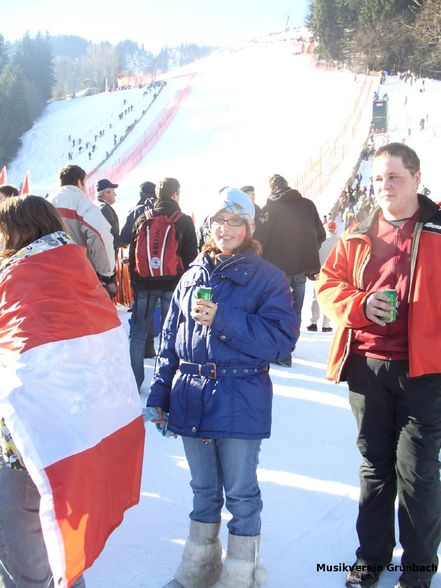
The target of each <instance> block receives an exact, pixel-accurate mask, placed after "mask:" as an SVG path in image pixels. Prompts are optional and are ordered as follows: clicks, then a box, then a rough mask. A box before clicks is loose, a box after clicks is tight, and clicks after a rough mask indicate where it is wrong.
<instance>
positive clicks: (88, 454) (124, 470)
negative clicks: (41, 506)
mask: <svg viewBox="0 0 441 588" xmlns="http://www.w3.org/2000/svg"><path fill="white" fill-rule="evenodd" d="M140 437H142V438H143V437H144V422H143V420H142V418H141V417H138V418H137V419H135V420H134V421H133V422H132V423H130V424H128V425H127V426H126V427H123V428H122V429H120V430H118V431H117V432H115V433H114V434H113V435H110V436H109V437H107V438H106V439H103V440H102V441H101V442H100V443H98V444H97V445H96V446H95V447H93V448H90V449H88V450H86V451H83V452H82V453H79V454H76V455H73V456H71V457H67V458H66V459H64V460H62V461H60V462H58V463H56V464H53V465H52V466H50V467H48V468H46V474H47V478H48V480H49V483H50V486H51V487H52V492H53V507H54V509H55V513H56V518H57V520H58V525H59V528H60V532H61V535H62V540H63V545H64V554H62V555H63V559H64V561H65V566H66V572H65V573H66V578H67V580H68V581H72V580H74V579H75V578H77V577H78V576H79V575H80V574H81V573H82V571H83V570H84V569H86V568H88V567H90V566H91V565H92V563H93V562H94V560H95V559H96V558H97V557H98V555H99V554H100V552H101V550H102V549H103V547H104V545H105V543H106V541H107V538H108V537H109V535H110V534H111V532H112V531H113V530H114V529H115V528H116V527H117V526H118V525H119V524H120V523H121V520H122V518H123V513H124V511H125V510H127V509H128V508H130V507H131V506H133V505H134V504H136V503H137V502H138V501H139V488H140V483H141V471H142V468H141V466H142V457H143V445H142V444H140V443H139V438H140ZM134 448H136V450H135V451H134ZM90 479H94V480H95V485H94V486H93V487H90V486H89V483H88V482H89V480H90ZM79 482H80V483H79ZM50 512H51V511H50ZM50 512H49V514H48V521H47V522H48V526H49V527H50V526H51V520H50V519H51V515H50ZM41 516H42V525H43V526H44V525H45V523H46V514H45V513H42V514H41ZM52 537H53V538H55V537H56V535H55V534H53V535H52ZM56 547H58V550H59V549H60V546H56V545H48V553H49V558H50V557H51V553H54V549H55V548H56ZM59 560H60V556H57V557H56V558H54V561H52V562H51V566H52V569H53V571H54V573H55V572H56V570H57V569H59V564H58V565H57V562H58V561H59ZM60 573H62V572H60ZM56 580H58V577H56ZM56 585H57V581H55V586H56Z"/></svg>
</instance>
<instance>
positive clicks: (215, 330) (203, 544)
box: [147, 188, 298, 588]
mask: <svg viewBox="0 0 441 588" xmlns="http://www.w3.org/2000/svg"><path fill="white" fill-rule="evenodd" d="M253 231H254V205H253V203H252V201H251V200H250V198H249V197H248V196H247V195H246V194H245V193H244V192H241V191H240V190H237V189H234V188H225V189H223V190H221V192H220V194H219V195H218V197H217V200H216V201H214V202H213V205H212V214H210V237H209V239H208V241H207V243H206V245H205V246H204V248H203V250H202V252H201V254H200V255H199V256H198V257H197V258H196V260H195V261H194V262H193V263H192V264H191V266H190V269H189V270H188V271H187V272H186V273H185V274H184V275H183V276H182V278H181V280H180V282H179V285H178V287H177V289H176V291H175V293H174V295H173V300H172V303H171V306H170V310H169V312H168V315H167V318H166V321H165V324H164V331H163V335H162V344H161V348H160V351H159V355H158V358H157V362H156V368H155V374H154V377H153V380H152V384H151V388H150V394H149V398H148V402H147V406H149V407H152V409H154V410H155V411H156V412H155V416H156V418H155V419H154V420H155V422H157V423H165V422H167V426H168V430H169V431H171V432H173V433H176V434H178V435H181V436H182V440H183V444H184V449H185V454H186V457H187V460H188V463H189V467H190V472H191V478H192V480H191V487H192V489H193V494H194V496H193V510H192V512H191V513H190V519H191V524H190V535H189V538H188V540H187V542H186V545H185V548H184V553H183V559H182V563H181V565H180V566H179V568H178V571H177V573H176V575H175V579H174V580H173V581H172V582H171V583H169V584H168V586H170V587H172V586H174V587H176V588H178V587H180V586H181V587H184V588H193V587H196V586H204V587H205V586H207V587H208V586H216V587H219V588H220V587H224V588H227V587H233V586H234V588H242V587H243V588H248V587H252V586H261V585H263V583H264V572H263V569H262V568H261V567H260V566H259V563H258V547H259V539H260V526H261V518H260V514H261V511H262V500H261V495H260V489H259V485H258V482H257V475H256V470H257V464H258V458H259V452H260V446H261V442H262V439H265V438H268V437H269V436H270V434H271V405H272V383H271V380H270V377H269V373H268V372H269V363H270V362H273V361H276V360H278V359H280V358H282V357H284V356H286V355H288V354H289V353H290V352H291V351H292V349H293V348H294V346H295V343H296V340H297V337H298V328H297V324H296V319H295V314H294V312H293V308H292V299H291V295H290V291H289V286H288V281H287V279H286V276H285V274H284V273H283V272H281V271H280V270H278V269H277V268H276V267H275V266H273V265H272V264H270V263H269V262H267V261H265V260H263V259H262V258H261V257H260V255H259V253H260V246H259V244H258V243H257V242H256V241H253V239H252V234H253ZM199 286H209V287H211V289H212V298H211V300H204V299H197V298H196V297H195V291H196V289H197V288H198V287H199ZM224 493H225V504H226V507H227V509H228V510H229V511H230V513H231V514H232V519H231V520H230V522H229V523H228V529H229V539H228V551H227V557H226V559H225V562H224V565H223V567H222V564H221V545H220V541H219V538H218V535H219V527H220V520H221V509H222V506H223V503H224Z"/></svg>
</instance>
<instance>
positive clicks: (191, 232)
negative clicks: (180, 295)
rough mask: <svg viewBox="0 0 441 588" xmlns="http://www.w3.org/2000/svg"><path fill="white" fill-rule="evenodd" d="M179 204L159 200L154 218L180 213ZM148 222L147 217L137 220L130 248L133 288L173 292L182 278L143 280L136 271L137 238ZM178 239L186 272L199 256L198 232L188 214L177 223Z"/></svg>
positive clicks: (154, 211)
mask: <svg viewBox="0 0 441 588" xmlns="http://www.w3.org/2000/svg"><path fill="white" fill-rule="evenodd" d="M180 210H181V209H180V208H179V204H178V203H177V202H176V201H175V200H168V199H167V200H158V201H156V202H155V205H154V207H153V210H152V213H153V216H161V215H164V216H168V217H170V216H172V215H173V214H174V213H175V212H176V211H180ZM145 220H146V215H145V214H141V215H140V216H138V218H137V219H136V220H135V224H134V227H133V235H132V239H131V242H130V248H129V272H130V278H131V282H132V286H133V288H134V289H135V290H163V291H167V292H171V291H173V290H174V289H175V288H176V286H177V284H178V282H179V280H180V277H181V276H177V277H176V278H171V279H164V278H141V277H140V276H139V275H138V274H137V272H136V270H135V236H136V232H137V230H138V229H139V227H140V226H141V225H142V223H143V222H144V221H145ZM175 227H176V233H177V238H178V241H179V249H178V254H179V256H180V257H181V258H182V261H183V262H184V271H186V270H187V269H188V267H189V265H190V263H191V262H192V261H193V260H194V259H195V258H196V256H197V254H198V248H197V242H196V231H195V228H194V224H193V221H192V219H191V217H190V216H188V214H183V215H182V216H181V218H180V219H179V220H178V221H176V223H175Z"/></svg>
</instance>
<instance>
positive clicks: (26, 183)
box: [21, 170, 31, 194]
mask: <svg viewBox="0 0 441 588" xmlns="http://www.w3.org/2000/svg"><path fill="white" fill-rule="evenodd" d="M30 192H31V183H30V180H29V170H28V171H27V172H26V175H25V178H24V180H23V185H22V187H21V194H30Z"/></svg>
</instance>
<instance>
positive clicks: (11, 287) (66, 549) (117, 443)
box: [0, 233, 145, 587]
mask: <svg viewBox="0 0 441 588" xmlns="http://www.w3.org/2000/svg"><path fill="white" fill-rule="evenodd" d="M54 235H55V236H57V235H61V236H62V238H63V237H66V236H65V235H64V233H54ZM51 238H52V236H50V237H49V240H48V237H45V238H43V239H42V241H44V240H45V239H46V241H47V242H46V243H43V247H42V248H41V247H40V248H38V247H37V248H36V249H35V251H34V252H32V247H30V248H25V249H23V250H21V252H19V254H18V255H17V256H15V258H14V259H12V262H11V263H10V264H9V265H7V267H6V268H5V267H3V269H0V371H1V374H2V375H1V379H0V416H2V417H4V419H5V422H6V425H7V427H8V428H9V430H10V432H11V434H12V438H13V440H14V441H15V444H16V446H17V449H18V450H19V452H20V453H21V455H22V458H23V461H24V464H25V466H26V468H27V470H28V472H29V474H30V476H31V477H32V479H33V481H34V482H35V484H36V486H37V488H38V490H39V492H40V495H41V506H40V519H41V523H42V528H43V534H44V539H45V543H46V547H47V551H48V556H49V563H50V566H51V569H52V572H53V575H54V585H55V586H60V587H66V586H70V585H71V584H72V583H73V582H74V581H75V580H76V578H78V576H79V575H80V574H81V573H82V572H83V571H84V570H85V569H87V568H88V567H90V566H91V565H92V563H93V561H94V560H95V559H96V558H97V557H98V555H99V554H100V552H101V551H102V549H103V547H104V544H105V542H106V540H107V538H108V537H109V535H110V534H111V533H112V531H113V530H114V529H115V528H116V527H117V526H118V525H119V524H120V523H121V521H122V519H123V516H124V512H125V510H126V509H128V508H129V507H131V506H133V505H134V504H136V503H137V502H138V501H139V493H140V481H141V473H142V458H143V448H144V437H145V428H144V423H143V419H142V416H141V405H140V399H139V394H138V390H137V387H136V383H135V380H134V377H133V373H132V369H131V366H130V359H129V351H128V342H127V336H126V334H125V332H124V329H123V327H122V325H121V323H120V320H119V318H118V315H117V312H116V310H115V307H114V305H113V304H112V302H111V301H110V298H109V297H108V295H107V293H106V292H105V290H104V289H103V287H102V286H101V285H100V284H99V282H98V280H97V277H96V274H95V272H94V270H93V268H92V266H91V264H90V263H89V261H88V260H87V258H86V253H85V249H84V248H82V247H80V246H78V245H75V244H73V243H71V244H67V245H56V244H55V245H54V242H51ZM35 243H36V244H38V243H39V241H36V242H35ZM33 245H34V244H33ZM20 256H21V258H20Z"/></svg>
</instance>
